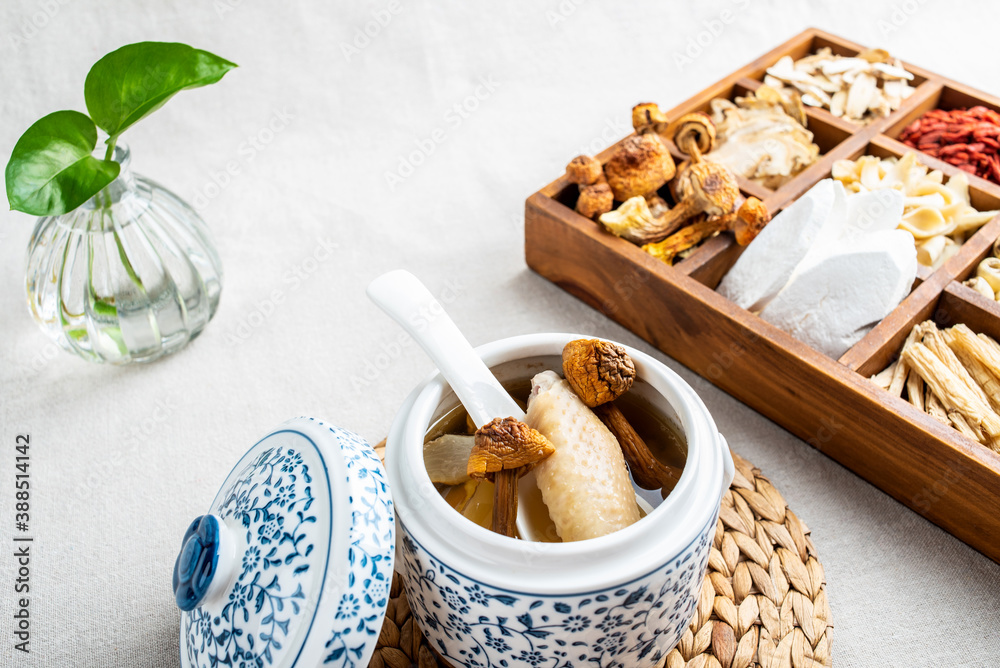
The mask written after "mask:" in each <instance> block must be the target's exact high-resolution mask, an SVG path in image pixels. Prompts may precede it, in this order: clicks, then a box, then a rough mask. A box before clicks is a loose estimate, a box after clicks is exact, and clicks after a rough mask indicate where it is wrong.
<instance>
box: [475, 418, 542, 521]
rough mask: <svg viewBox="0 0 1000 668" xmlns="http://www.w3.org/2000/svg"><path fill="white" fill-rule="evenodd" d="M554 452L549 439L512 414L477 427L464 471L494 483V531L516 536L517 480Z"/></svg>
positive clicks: (478, 478) (476, 477)
mask: <svg viewBox="0 0 1000 668" xmlns="http://www.w3.org/2000/svg"><path fill="white" fill-rule="evenodd" d="M553 452H555V448H553V447H552V444H551V443H549V441H548V439H546V438H545V437H544V436H542V434H540V433H539V432H538V431H536V430H534V429H532V428H531V427H529V426H528V425H526V424H524V423H523V422H520V421H518V420H515V419H514V418H512V417H506V418H493V420H492V421H490V422H488V423H487V424H484V425H483V426H482V427H480V428H479V429H477V430H476V438H475V445H474V446H473V448H472V452H471V453H470V454H469V463H468V468H467V473H468V474H469V477H470V478H474V479H476V480H484V479H486V480H491V481H492V482H493V484H494V485H495V489H494V496H493V524H492V527H491V528H492V529H493V531H495V532H496V533H499V534H502V535H504V536H510V537H512V538H513V537H514V536H515V535H516V527H517V479H518V478H520V477H521V476H522V475H524V474H525V473H527V472H528V471H529V470H530V468H531V467H532V466H533V465H534V464H537V463H538V462H540V461H542V460H543V459H545V458H546V457H548V456H549V455H551V454H552V453H553Z"/></svg>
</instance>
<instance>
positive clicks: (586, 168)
mask: <svg viewBox="0 0 1000 668" xmlns="http://www.w3.org/2000/svg"><path fill="white" fill-rule="evenodd" d="M603 173H604V171H603V170H602V169H601V163H600V161H599V160H597V159H596V158H592V157H590V156H589V155H578V156H576V157H575V158H573V159H572V160H570V161H569V164H568V165H566V176H568V177H569V180H570V181H571V182H572V183H578V184H580V185H581V186H589V185H590V184H592V183H595V182H597V180H598V179H599V178H601V175H602V174H603Z"/></svg>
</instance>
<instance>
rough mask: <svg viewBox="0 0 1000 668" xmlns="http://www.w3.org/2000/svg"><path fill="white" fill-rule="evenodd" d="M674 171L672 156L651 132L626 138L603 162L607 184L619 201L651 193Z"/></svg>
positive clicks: (654, 192) (653, 193)
mask: <svg viewBox="0 0 1000 668" xmlns="http://www.w3.org/2000/svg"><path fill="white" fill-rule="evenodd" d="M675 173H676V168H675V166H674V159H673V158H672V157H671V156H670V152H669V151H668V150H667V147H666V145H665V144H664V143H663V142H662V141H661V140H660V137H659V135H657V134H655V133H651V134H642V135H634V136H632V137H629V138H627V139H626V140H625V141H623V142H622V143H621V145H620V146H619V147H618V150H617V151H616V152H615V154H614V155H612V156H611V159H610V160H608V162H607V163H606V164H605V165H604V175H605V177H607V179H608V185H609V186H611V192H612V193H613V194H614V198H615V199H616V200H618V201H619V202H624V201H625V200H627V199H630V198H632V197H637V196H646V195H651V196H655V194H656V191H657V190H658V189H660V188H661V187H662V186H663V184H665V183H666V182H667V181H669V180H670V179H672V178H674V174H675Z"/></svg>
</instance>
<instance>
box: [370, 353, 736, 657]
mask: <svg viewBox="0 0 1000 668" xmlns="http://www.w3.org/2000/svg"><path fill="white" fill-rule="evenodd" d="M577 338H581V336H580V335H575V334H537V335H528V336H520V337H514V338H510V339H504V340H502V341H497V342H494V343H491V344H488V345H485V346H482V347H481V348H479V349H478V352H479V353H480V354H481V356H482V357H483V360H484V361H485V362H486V364H487V365H488V366H489V367H490V368H491V369H492V370H493V372H494V374H496V375H497V377H498V378H500V380H501V381H502V382H506V381H509V380H518V379H520V380H524V379H529V378H531V377H532V376H533V375H534V374H535V373H538V372H539V371H541V370H543V369H560V368H561V352H562V349H563V346H564V345H565V344H566V343H567V342H569V341H571V340H573V339H577ZM626 349H628V348H627V347H626ZM628 352H629V354H630V355H631V356H632V359H633V360H634V361H635V365H636V369H637V371H638V376H639V379H640V380H639V382H637V383H636V384H635V386H634V388H633V391H636V392H641V393H643V394H644V395H645V398H646V399H648V400H649V401H651V402H652V404H653V405H654V406H655V407H656V408H658V409H660V410H662V411H663V414H664V415H666V416H667V417H668V418H670V419H671V420H673V421H674V422H675V424H676V425H677V426H678V427H679V428H680V429H681V430H682V431H683V433H684V435H685V438H686V441H687V444H688V452H687V459H686V463H685V466H684V471H683V473H682V475H681V478H680V481H679V482H678V484H677V487H676V488H675V489H674V490H673V492H671V493H670V495H669V496H668V497H667V499H666V500H664V501H662V502H660V499H659V496H658V495H652V496H651V497H650V496H647V497H646V498H647V500H650V501H655V503H654V504H653V505H655V506H656V507H655V508H654V510H653V511H652V512H651V513H650V514H649V515H647V516H646V517H644V518H643V519H641V520H640V521H639V522H637V523H636V524H633V525H632V526H630V527H627V528H626V529H623V530H621V531H618V532H616V533H614V534H611V535H608V536H604V537H601V538H596V539H592V540H586V541H579V542H574V543H541V542H527V541H520V540H516V539H513V538H508V537H505V536H500V535H497V534H495V533H493V532H491V531H488V530H486V529H483V528H482V527H480V526H478V525H476V524H474V523H473V522H471V521H469V520H467V519H465V518H464V517H462V516H461V515H459V514H458V513H457V512H455V510H454V509H453V508H451V507H450V506H449V505H448V504H447V503H446V502H445V500H444V499H443V498H442V497H441V496H440V494H439V493H438V491H437V490H436V489H435V488H434V485H433V484H432V483H431V481H430V478H429V477H428V475H427V472H426V470H425V468H424V466H423V441H424V434H425V432H426V431H427V429H428V427H429V426H430V425H432V424H433V423H434V422H435V421H436V420H437V419H439V418H440V417H441V416H442V415H444V414H445V413H446V412H448V411H449V410H450V409H452V408H453V407H454V406H455V405H456V404H457V400H456V399H455V397H454V395H453V394H452V393H451V391H450V389H449V387H448V385H447V383H446V382H445V381H444V380H443V379H442V378H441V376H440V375H434V376H432V377H431V378H430V379H429V380H427V381H426V382H424V383H423V384H421V385H420V386H419V387H417V388H416V389H415V390H414V391H413V393H412V394H411V395H410V396H409V397H408V398H407V400H406V402H405V404H404V405H403V407H402V409H401V410H400V412H399V414H398V415H397V417H396V420H395V422H394V423H393V426H392V429H391V431H390V434H389V438H388V443H387V451H386V462H387V466H388V475H389V480H390V484H391V486H392V489H393V498H394V500H395V503H396V506H395V507H396V513H397V518H398V521H399V528H400V539H401V552H400V554H399V558H398V563H397V570H399V571H400V572H401V573H402V575H403V579H404V583H405V588H406V593H407V596H408V598H409V603H410V607H411V608H412V610H413V614H414V615H415V616H416V619H417V621H418V623H419V625H420V628H421V629H422V630H423V631H424V633H425V634H426V635H427V636H428V639H429V640H430V642H431V644H432V646H433V647H434V649H435V650H436V651H437V652H438V653H439V654H440V655H441V656H442V657H443V658H444V659H445V660H446V661H448V662H449V663H450V664H451V665H452V666H455V667H456V668H457V667H459V666H462V667H465V668H473V667H476V668H481V667H491V668H492V667H499V666H503V667H504V668H528V667H531V668H538V667H540V666H544V667H545V668H570V667H574V666H575V667H580V666H591V665H593V666H600V667H602V668H606V667H621V668H652V667H653V666H655V665H656V664H657V663H659V662H660V661H661V660H662V659H663V657H664V656H665V655H666V653H667V652H669V651H670V649H671V648H672V647H673V646H674V645H676V643H677V642H678V641H679V640H680V638H681V635H682V634H683V632H684V630H685V629H686V628H687V625H688V623H689V622H690V619H691V617H692V615H693V613H694V609H695V605H696V602H697V597H698V593H699V590H700V587H701V582H702V579H703V577H704V574H705V570H706V566H707V563H708V556H709V550H710V548H711V545H712V539H713V537H714V535H715V525H716V519H717V517H718V512H719V504H720V502H721V499H722V495H723V493H724V492H725V490H726V489H728V487H729V484H730V482H731V481H732V478H733V473H734V466H733V460H732V457H731V456H730V453H729V448H728V446H727V445H726V442H725V440H724V439H723V437H722V436H721V435H720V434H719V431H718V429H717V428H716V426H715V423H714V422H713V421H712V418H711V416H710V415H709V413H708V410H707V409H706V408H705V405H704V404H703V403H702V401H701V400H700V399H699V398H698V396H697V395H696V394H695V392H694V391H693V390H692V389H691V387H690V386H689V385H687V383H685V382H684V381H683V380H681V378H680V377H679V376H677V374H675V373H674V372H672V371H671V370H670V369H668V368H667V367H666V366H664V365H663V364H662V363H660V362H658V361H657V360H655V359H654V358H652V357H650V356H648V355H646V354H644V353H641V352H639V351H637V350H633V349H628Z"/></svg>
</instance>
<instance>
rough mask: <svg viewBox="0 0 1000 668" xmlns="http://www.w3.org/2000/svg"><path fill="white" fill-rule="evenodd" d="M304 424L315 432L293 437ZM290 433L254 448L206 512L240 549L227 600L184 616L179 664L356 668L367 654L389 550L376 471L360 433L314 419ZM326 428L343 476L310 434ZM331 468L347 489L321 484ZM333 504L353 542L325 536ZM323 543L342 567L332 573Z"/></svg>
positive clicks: (386, 582)
mask: <svg viewBox="0 0 1000 668" xmlns="http://www.w3.org/2000/svg"><path fill="white" fill-rule="evenodd" d="M303 421H309V422H312V423H313V424H311V425H309V427H308V429H306V430H305V431H302V432H300V431H297V430H296V429H295V427H294V423H295V422H300V423H301V422H303ZM290 425H291V426H289V428H288V429H279V430H277V431H275V432H274V433H273V434H271V435H269V436H268V437H267V438H265V439H264V440H263V441H261V442H260V443H259V444H258V445H257V446H255V448H254V449H253V450H251V452H250V453H248V455H247V456H246V457H244V459H243V460H241V462H240V464H238V465H237V469H234V471H233V473H232V474H231V475H230V478H229V481H232V482H228V481H227V484H226V485H225V486H224V487H223V489H222V490H221V491H220V493H219V496H217V497H216V502H215V504H214V505H213V510H212V512H213V513H215V514H216V515H218V516H219V517H220V518H222V520H223V521H224V522H225V523H226V525H227V526H228V527H229V528H230V531H237V532H238V533H239V535H240V539H241V541H242V544H243V546H244V547H243V551H242V553H241V554H240V555H239V556H238V561H237V562H236V564H235V566H234V574H233V578H234V580H233V583H232V585H231V586H230V587H229V589H228V591H226V592H225V598H224V599H222V600H221V601H216V602H214V603H213V604H211V605H203V606H202V607H199V608H197V609H195V610H193V611H191V612H189V613H185V614H183V615H182V618H181V635H182V645H181V647H182V658H183V659H184V661H183V663H184V665H185V666H191V667H195V666H196V667H198V668H214V667H215V666H253V667H254V668H263V667H264V666H272V665H277V664H282V665H292V663H293V662H294V661H295V660H296V659H297V658H301V657H302V656H304V655H309V656H317V655H319V653H320V652H322V657H321V658H320V659H319V660H320V661H324V662H325V664H326V665H330V666H336V667H337V668H361V667H362V666H364V665H365V664H367V661H368V658H369V657H370V655H371V653H372V651H374V648H375V644H376V642H377V640H378V634H379V631H380V630H381V627H382V616H383V615H384V613H385V607H386V604H387V603H388V597H389V586H390V583H391V579H392V567H393V557H394V552H395V524H394V517H393V506H392V500H391V498H390V496H389V488H388V485H387V483H386V481H385V478H384V472H383V470H382V467H381V463H380V462H379V461H378V458H377V457H376V456H375V454H374V452H373V451H372V449H371V447H370V446H369V445H368V443H367V442H365V441H364V440H363V439H362V438H361V437H359V436H357V435H356V434H353V433H351V432H348V431H345V430H342V429H339V428H336V427H330V426H328V425H325V424H323V423H322V422H320V421H318V420H313V419H311V418H299V419H298V420H296V421H291V423H290ZM317 428H319V429H320V430H322V431H318V432H317ZM327 430H328V431H329V433H330V434H332V435H333V437H334V438H333V439H332V440H329V442H328V443H327V445H328V446H330V447H327V448H326V450H331V449H339V451H340V452H339V453H335V452H328V455H329V456H333V457H337V456H342V457H343V461H344V467H343V468H342V469H341V468H339V467H332V468H328V462H327V461H325V460H324V458H323V454H322V453H321V451H320V450H319V448H318V447H317V445H316V443H315V442H313V440H312V439H311V438H310V437H309V436H308V435H307V434H308V433H312V434H313V435H314V436H325V432H326V431H327ZM317 440H319V439H317ZM331 444H332V445H331ZM326 450H324V452H326ZM338 470H345V471H346V473H347V475H346V481H344V480H332V479H328V476H330V475H332V473H333V472H334V471H338ZM338 476H339V474H338ZM345 483H346V484H345ZM331 488H333V489H334V490H336V495H334V494H333V491H331ZM333 503H336V504H338V505H337V507H338V508H345V507H349V508H350V513H351V519H350V521H351V525H350V533H349V536H331V531H332V527H333V526H334V525H333V506H332V505H331V504H333ZM338 526H339V525H338ZM331 538H332V539H333V544H339V545H340V546H341V547H340V548H339V549H340V550H343V551H341V552H337V554H338V555H340V556H339V557H338V561H342V559H343V555H344V554H345V553H346V555H347V563H332V562H331V563H328V560H329V559H330V555H331V554H332V553H331V549H332V547H331V545H332V543H331ZM345 538H346V539H347V540H346V541H345ZM345 546H346V550H345V549H344V547H345Z"/></svg>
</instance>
